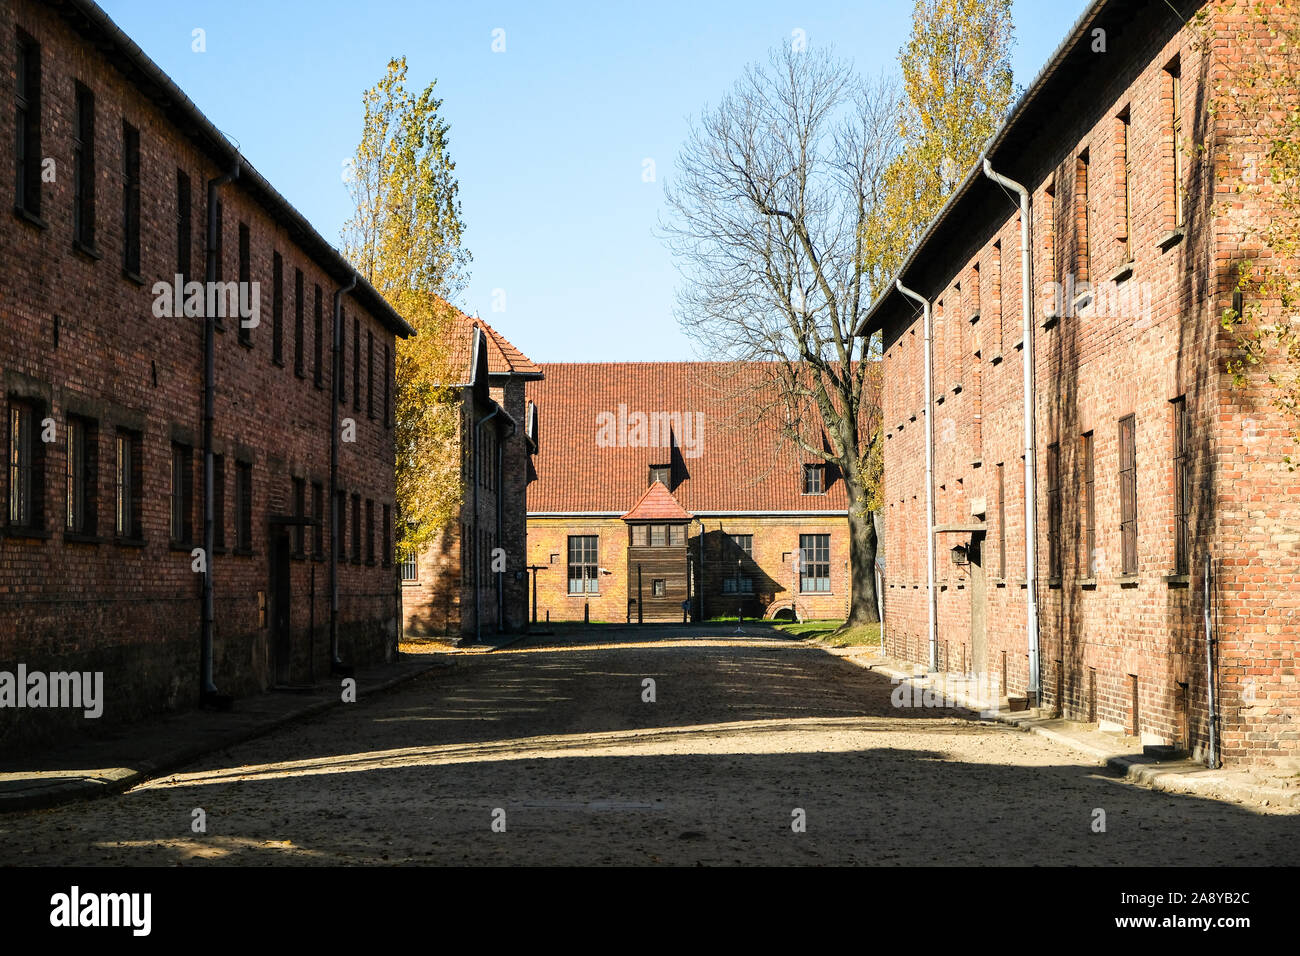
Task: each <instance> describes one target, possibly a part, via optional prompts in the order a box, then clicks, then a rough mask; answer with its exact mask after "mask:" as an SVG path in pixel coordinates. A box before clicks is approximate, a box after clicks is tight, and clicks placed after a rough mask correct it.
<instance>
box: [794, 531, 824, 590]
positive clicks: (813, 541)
mask: <svg viewBox="0 0 1300 956" xmlns="http://www.w3.org/2000/svg"><path fill="white" fill-rule="evenodd" d="M830 589H831V536H830V535H828V534H801V535H799V590H800V591H804V592H809V591H829V590H830Z"/></svg>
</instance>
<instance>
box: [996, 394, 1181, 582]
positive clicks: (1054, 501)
mask: <svg viewBox="0 0 1300 956" xmlns="http://www.w3.org/2000/svg"><path fill="white" fill-rule="evenodd" d="M1170 405H1171V406H1172V409H1173V416H1174V421H1173V425H1174V445H1173V455H1172V456H1171V459H1170V461H1171V467H1172V469H1173V475H1172V478H1173V489H1174V524H1173V528H1174V542H1173V544H1174V567H1173V572H1174V573H1175V574H1178V575H1184V574H1188V573H1190V570H1191V567H1190V565H1191V550H1192V529H1191V521H1190V513H1191V493H1192V484H1191V482H1192V472H1191V453H1190V420H1189V418H1188V413H1187V398H1186V396H1181V395H1180V396H1179V397H1178V398H1176V399H1174V400H1173V401H1171V402H1170ZM1094 438H1095V436H1094V433H1093V432H1091V431H1089V432H1085V433H1084V434H1082V435H1080V436H1079V445H1078V455H1077V457H1076V463H1077V473H1076V479H1075V485H1074V489H1073V490H1074V493H1075V494H1076V495H1077V504H1078V508H1079V512H1078V514H1079V521H1078V525H1077V528H1078V542H1077V543H1078V544H1079V545H1080V546H1082V548H1083V558H1084V561H1083V564H1082V566H1083V568H1084V577H1085V578H1095V577H1096V575H1097V572H1098V570H1100V565H1101V561H1100V557H1101V555H1102V552H1101V551H1100V550H1099V548H1098V543H1097V499H1096V475H1095V468H1094V462H1095V452H1094ZM1117 440H1118V446H1117V447H1118V469H1117V470H1118V475H1117V477H1118V480H1119V511H1120V514H1119V525H1118V531H1119V554H1118V557H1119V573H1120V575H1122V576H1124V577H1131V576H1133V575H1135V574H1137V573H1138V570H1139V564H1138V520H1137V519H1138V516H1137V511H1138V491H1137V417H1136V416H1135V415H1126V416H1124V417H1123V418H1121V419H1120V420H1119V422H1118V435H1117ZM996 473H997V477H996V482H997V508H998V510H997V522H998V558H997V562H998V564H997V567H998V577H1000V578H1005V577H1006V573H1007V531H1006V527H1007V525H1006V484H1005V475H1004V467H1003V465H1002V464H1001V463H999V464H998V465H997V469H996ZM1046 486H1047V489H1046V490H1047V569H1048V576H1049V578H1050V579H1052V580H1060V578H1061V572H1062V565H1063V563H1064V553H1065V546H1064V541H1063V534H1062V527H1063V508H1064V496H1065V489H1064V487H1063V484H1062V469H1061V445H1060V443H1059V442H1054V443H1052V444H1051V445H1049V446H1048V447H1047V474H1046Z"/></svg>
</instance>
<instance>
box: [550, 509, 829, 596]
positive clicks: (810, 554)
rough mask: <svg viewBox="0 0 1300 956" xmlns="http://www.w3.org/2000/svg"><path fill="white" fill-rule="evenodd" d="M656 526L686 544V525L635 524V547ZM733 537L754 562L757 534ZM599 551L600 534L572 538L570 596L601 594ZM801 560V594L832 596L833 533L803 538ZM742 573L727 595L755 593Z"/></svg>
mask: <svg viewBox="0 0 1300 956" xmlns="http://www.w3.org/2000/svg"><path fill="white" fill-rule="evenodd" d="M656 527H657V528H661V529H663V528H671V529H675V530H679V531H681V532H682V534H683V538H682V542H681V543H683V544H684V543H685V537H684V535H685V530H686V529H685V527H684V526H682V525H667V526H665V525H634V526H633V544H634V546H635V543H636V538H635V532H636V529H637V528H640V529H641V530H646V529H650V531H651V538H650V540H651V541H653V529H654V528H656ZM729 538H730V540H731V544H732V546H733V547H734V549H735V551H736V552H737V553H739V554H742V555H744V556H745V557H748V558H750V559H751V560H752V556H753V548H754V537H753V535H748V534H745V535H730V536H729ZM651 546H652V547H661V546H662V545H654V544H652V545H651ZM599 550H600V536H599V535H594V534H584V535H569V539H568V587H569V593H570V594H596V593H598V592H599V590H600V587H599V584H598V581H599V577H598V576H599V573H600V563H599V560H598V559H599ZM798 560H799V590H800V592H802V593H805V594H809V593H828V592H829V591H830V589H831V536H830V535H829V534H801V535H799V553H798ZM742 570H743V567H742V565H741V564H737V573H736V574H734V575H727V576H725V577H724V578H723V579H722V590H723V593H730V594H734V593H737V592H743V593H752V592H753V590H754V579H753V576H752V575H747V574H743V573H741V572H742Z"/></svg>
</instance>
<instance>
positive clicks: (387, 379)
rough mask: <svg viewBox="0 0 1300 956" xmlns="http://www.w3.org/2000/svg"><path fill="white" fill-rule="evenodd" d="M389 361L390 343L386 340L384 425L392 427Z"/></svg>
mask: <svg viewBox="0 0 1300 956" xmlns="http://www.w3.org/2000/svg"><path fill="white" fill-rule="evenodd" d="M389 362H390V360H389V354H388V343H387V342H385V343H384V427H385V428H391V427H392V426H393V420H392V419H391V418H389V417H388V407H389V404H388V403H389V393H388V389H389V383H391V382H392V380H393V377H392V369H391V366H390V364H389Z"/></svg>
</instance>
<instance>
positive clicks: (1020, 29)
mask: <svg viewBox="0 0 1300 956" xmlns="http://www.w3.org/2000/svg"><path fill="white" fill-rule="evenodd" d="M99 2H100V3H101V5H102V6H103V7H104V9H105V10H106V11H107V12H108V14H109V15H110V16H111V17H112V18H113V19H114V20H116V21H117V23H118V25H119V26H120V27H121V28H122V29H123V30H125V31H126V33H127V35H129V36H130V37H131V38H132V39H134V40H135V41H136V43H138V44H139V45H140V47H141V48H142V49H143V50H144V51H145V53H147V54H148V55H149V56H150V57H152V58H153V60H154V61H155V62H157V63H158V64H159V65H160V66H161V67H162V68H163V70H164V71H166V72H167V73H168V74H169V75H170V76H171V77H172V79H174V80H175V81H176V83H177V84H178V85H179V86H180V87H181V89H183V90H184V91H185V92H186V93H187V94H188V95H189V97H190V99H192V100H193V101H194V102H195V103H196V104H197V105H198V107H199V109H201V110H202V111H203V112H204V113H206V114H207V116H208V118H209V119H211V120H212V121H213V123H215V124H216V125H217V127H218V128H220V129H221V130H223V131H224V132H225V133H226V134H227V135H229V136H230V137H231V138H232V140H234V141H235V142H236V143H238V144H239V146H240V148H241V149H242V150H243V153H244V155H245V156H247V157H248V159H249V161H250V162H252V163H253V165H254V166H256V167H257V169H258V170H259V171H260V172H261V173H262V174H263V175H264V176H266V177H267V179H269V180H270V181H271V183H272V184H273V185H274V186H275V187H276V188H277V189H279V190H280V192H281V193H282V194H283V195H284V196H285V197H286V198H287V199H288V200H289V201H290V202H291V203H293V204H294V205H295V206H297V208H298V209H299V210H300V211H301V212H302V213H303V215H305V216H306V217H307V219H308V220H310V221H311V223H312V224H313V225H314V226H315V227H316V229H317V230H318V231H319V232H320V233H321V234H322V235H323V236H325V238H327V239H328V240H330V241H331V242H333V243H334V244H335V245H337V244H338V242H339V230H340V227H341V226H342V224H343V222H344V220H346V219H347V217H348V215H349V212H350V208H349V199H348V194H347V189H346V186H345V185H344V183H343V179H342V175H341V174H342V169H343V166H342V164H343V160H344V159H345V158H346V157H348V156H350V155H351V154H352V152H353V149H354V148H355V145H356V142H357V140H358V138H359V137H360V127H361V106H360V103H361V92H362V91H363V90H364V89H366V88H367V87H369V86H372V85H373V84H374V83H375V82H376V81H377V80H378V79H379V78H380V77H381V76H382V75H383V73H384V70H385V67H386V65H387V62H388V60H389V58H390V57H393V56H398V55H401V54H405V55H406V57H407V61H408V65H409V74H408V85H409V86H410V87H412V88H416V89H418V88H421V87H423V86H424V84H425V83H427V82H428V81H429V80H431V79H436V80H437V81H438V83H437V88H436V89H437V95H438V96H439V97H440V98H441V99H442V100H443V107H442V111H443V113H444V114H445V115H446V117H447V120H448V122H449V123H450V125H451V137H450V142H451V155H452V158H453V159H454V160H455V162H456V175H457V177H458V179H459V181H460V188H461V200H462V204H463V213H464V220H465V223H466V226H467V230H466V233H465V236H464V240H465V245H466V246H467V247H468V248H469V249H470V251H471V252H472V253H473V255H474V262H473V264H472V268H471V282H470V284H469V286H468V288H467V290H466V292H465V293H464V295H463V297H462V300H461V301H460V302H458V303H457V304H458V305H460V306H461V307H462V308H464V309H465V310H466V311H467V312H469V313H471V314H473V313H474V312H478V313H479V314H481V315H482V316H483V318H485V319H486V320H487V321H488V322H490V323H491V324H492V325H494V326H495V327H497V328H498V329H500V330H501V332H502V333H503V334H504V335H505V336H506V337H507V338H509V339H510V340H511V341H512V342H514V343H515V344H516V345H517V346H518V347H519V348H520V349H521V350H522V351H523V352H524V353H525V354H526V355H528V356H529V357H531V358H533V359H535V360H537V361H539V362H546V361H552V362H554V361H596V360H610V361H615V360H637V359H645V360H675V359H687V358H691V357H693V356H694V347H693V344H692V343H691V342H690V341H689V340H688V339H687V338H685V337H684V336H683V335H682V334H681V332H680V331H679V330H678V327H677V323H676V321H675V319H674V317H673V312H672V307H673V290H674V285H675V283H676V282H677V281H678V276H677V272H676V270H675V268H674V267H673V263H672V258H671V256H670V255H669V253H668V251H667V250H666V249H665V248H664V246H663V244H662V243H661V241H660V240H659V239H657V238H656V236H655V229H656V225H657V223H658V220H659V217H660V213H661V210H662V186H663V180H664V178H665V177H666V176H670V175H671V173H672V170H673V165H674V161H675V159H676V154H677V150H678V148H679V145H680V144H681V142H682V141H683V139H684V137H685V134H686V130H687V128H688V124H689V120H690V117H692V116H696V115H698V114H699V113H700V111H701V109H702V108H704V107H705V106H706V105H708V104H710V103H714V102H716V101H717V100H718V99H719V97H720V96H721V95H722V94H723V93H725V92H726V91H727V90H728V89H729V88H730V87H731V85H732V84H733V83H734V82H735V80H736V79H737V77H738V76H739V75H740V72H741V70H742V69H743V67H744V66H745V64H747V63H749V62H752V61H755V60H761V59H763V58H765V57H766V54H767V51H768V49H769V48H770V47H772V46H773V45H775V44H778V43H783V42H788V41H789V38H790V36H791V31H792V30H794V29H796V28H799V29H802V30H804V31H805V32H806V34H807V37H808V41H809V43H810V44H824V43H833V44H834V46H835V49H836V51H837V52H838V53H839V54H840V55H841V56H843V57H845V58H848V59H851V60H852V61H853V62H854V65H855V66H856V67H857V69H858V70H859V71H860V72H862V73H865V74H874V73H876V72H878V71H879V70H880V69H882V68H888V69H891V70H892V69H894V68H895V67H896V63H897V56H898V50H899V48H900V47H901V46H902V45H903V44H904V43H905V42H906V40H907V34H908V28H909V24H910V19H911V9H912V4H911V2H910V0H833V2H832V0H806V2H805V3H802V4H791V3H789V2H785V3H778V2H774V0H744V2H725V3H724V2H717V3H715V2H701V0H694V2H658V3H648V4H637V3H623V2H615V3H610V2H593V3H585V2H584V3H569V2H566V3H546V2H533V3H475V2H470V3H465V2H455V3H448V2H441V0H439V2H428V0H424V2H421V0H370V2H368V3H355V2H349V3H345V2H341V0H312V2H306V0H297V2H283V3H281V2H260V3H253V2H250V0H227V2H223V3H217V2H212V0H185V2H180V3H177V2H173V0H167V2H160V0H148V2H146V0H99ZM1085 6H1086V0H1016V2H1015V3H1014V7H1013V10H1014V17H1015V26H1016V40H1017V43H1016V47H1015V50H1014V53H1013V65H1014V68H1015V78H1016V82H1017V83H1018V84H1021V85H1028V83H1029V82H1030V80H1031V79H1032V78H1033V76H1034V75H1035V74H1037V72H1038V70H1039V69H1040V68H1041V67H1042V65H1043V63H1044V62H1045V61H1046V59H1047V57H1048V56H1049V55H1050V54H1051V52H1052V51H1053V50H1055V49H1056V47H1057V45H1058V44H1059V43H1060V42H1061V40H1062V39H1063V38H1064V37H1065V33H1066V31H1067V30H1068V29H1069V27H1070V25H1071V24H1072V23H1073V22H1074V20H1075V19H1076V18H1077V17H1078V15H1079V14H1080V13H1081V12H1082V11H1083V9H1084V8H1085ZM195 27H201V28H203V29H204V30H205V31H206V38H207V51H206V52H205V53H194V52H192V50H191V31H192V30H193V29H194V28H195ZM497 28H500V29H502V30H504V31H505V52H502V53H494V52H493V51H492V41H493V30H494V29H497ZM647 158H648V159H653V160H654V161H655V164H656V172H657V177H656V181H655V182H653V183H646V182H643V181H642V163H643V160H645V159H647ZM498 289H500V290H503V291H504V293H505V300H504V301H505V311H503V312H494V311H493V309H492V306H493V302H494V298H493V293H494V290H498ZM498 301H499V300H498Z"/></svg>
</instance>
